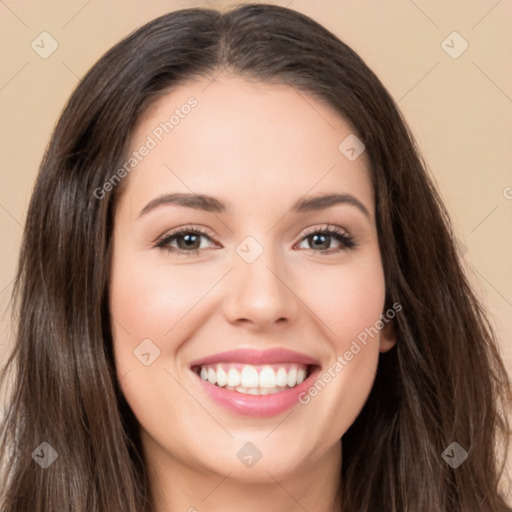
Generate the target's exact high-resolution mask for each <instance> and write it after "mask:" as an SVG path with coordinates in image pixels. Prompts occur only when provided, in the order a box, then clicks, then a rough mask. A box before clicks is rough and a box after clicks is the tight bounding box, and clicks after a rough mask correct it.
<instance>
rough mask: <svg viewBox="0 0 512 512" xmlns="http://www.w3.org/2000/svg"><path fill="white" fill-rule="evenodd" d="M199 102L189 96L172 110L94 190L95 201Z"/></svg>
mask: <svg viewBox="0 0 512 512" xmlns="http://www.w3.org/2000/svg"><path fill="white" fill-rule="evenodd" d="M198 104H199V102H198V101H197V99H196V98H194V97H193V96H191V97H190V98H188V99H187V101H186V103H184V104H183V105H181V106H180V107H179V108H176V109H174V112H173V114H172V115H171V116H170V117H169V119H168V120H167V121H163V122H161V123H160V124H159V125H158V126H155V128H153V130H152V131H151V133H150V134H149V135H148V136H147V137H146V140H145V142H144V144H142V145H141V146H140V147H139V148H138V149H136V150H134V151H132V152H131V153H130V155H129V156H128V158H127V159H126V161H125V162H124V164H123V165H122V166H121V167H120V168H119V169H117V171H115V172H114V173H113V174H112V176H111V177H110V178H109V179H108V180H107V181H105V183H104V184H103V185H102V186H101V187H98V188H96V189H94V192H93V194H94V197H95V198H96V199H103V198H104V197H105V196H106V195H107V192H111V191H112V190H114V188H115V187H116V186H117V185H118V184H119V183H121V181H122V180H123V179H124V178H126V176H128V175H129V174H130V172H132V170H133V169H134V168H135V167H137V165H139V163H140V162H142V160H144V158H146V156H148V155H149V154H150V152H151V151H152V150H153V149H155V148H156V147H157V146H158V144H159V143H160V142H162V141H163V140H164V138H165V136H166V135H168V134H169V133H171V132H172V130H174V129H175V128H176V126H178V125H179V124H180V123H181V122H182V120H183V119H185V118H186V117H187V116H188V115H189V114H190V113H191V112H192V109H193V108H195V107H197V105H198Z"/></svg>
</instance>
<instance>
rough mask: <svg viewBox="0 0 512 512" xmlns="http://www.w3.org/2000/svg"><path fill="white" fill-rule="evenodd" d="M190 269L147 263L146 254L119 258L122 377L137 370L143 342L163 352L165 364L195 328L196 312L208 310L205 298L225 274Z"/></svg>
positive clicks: (116, 331)
mask: <svg viewBox="0 0 512 512" xmlns="http://www.w3.org/2000/svg"><path fill="white" fill-rule="evenodd" d="M191 269H192V267H191V266H187V265H176V264H174V265H172V266H171V265H167V264H165V262H164V263H163V264H162V261H161V260H160V261H158V262H157V263H152V262H151V261H150V262H148V261H147V260H144V259H143V255H142V256H140V257H136V256H135V257H130V256H128V252H126V253H125V254H122V251H119V256H118V257H117V258H114V261H113V272H112V279H111V283H110V312H111V315H112V330H113V339H114V347H115V354H116V362H117V364H118V373H119V374H121V373H122V370H123V369H124V370H125V371H127V370H128V369H129V368H130V367H131V365H133V361H134V353H133V352H134V350H135V349H136V348H137V347H138V346H139V345H140V344H141V343H142V342H143V340H147V339H149V340H151V341H152V342H153V343H154V344H155V345H156V346H157V347H158V350H159V351H160V355H161V356H163V357H160V356H159V360H157V362H158V363H162V362H163V361H164V360H165V359H167V360H168V359H169V356H172V354H173V353H174V352H175V350H176V348H177V346H178V345H179V344H180V343H181V340H184V339H186V337H187V332H189V331H191V330H193V329H194V325H193V322H194V318H195V316H196V315H194V313H197V312H198V311H202V310H203V309H204V304H206V303H207V301H202V298H203V297H204V296H205V294H206V293H207V291H208V290H209V289H210V288H211V287H212V286H213V285H214V284H215V282H216V281H218V279H219V278H218V276H219V275H222V273H220V274H219V272H218V269H214V268H212V267H211V266H209V265H208V264H204V265H202V266H201V270H199V271H198V270H196V269H197V267H196V269H194V270H191ZM201 306H203V308H201ZM178 333H179V336H177V334H178ZM173 340H174V341H173Z"/></svg>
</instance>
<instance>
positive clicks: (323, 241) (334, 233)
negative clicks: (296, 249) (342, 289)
mask: <svg viewBox="0 0 512 512" xmlns="http://www.w3.org/2000/svg"><path fill="white" fill-rule="evenodd" d="M203 239H207V240H209V241H210V242H212V244H214V243H215V242H213V240H212V238H211V236H210V234H209V233H208V232H206V231H205V230H204V229H202V228H201V227H199V226H193V227H192V226H189V227H183V228H179V229H176V230H174V231H172V232H171V233H167V234H165V235H164V236H163V237H161V238H160V239H159V240H158V241H157V242H156V244H155V247H157V248H160V249H164V250H166V251H168V252H170V253H173V254H176V255H178V256H194V255H196V254H199V252H200V251H201V250H203V249H205V248H206V247H204V246H202V244H201V242H202V240H203ZM333 240H334V241H336V242H337V243H338V244H339V247H337V248H334V249H332V248H330V246H331V244H332V242H333ZM304 242H306V243H308V242H309V243H310V247H309V248H308V249H310V250H313V251H314V252H317V253H320V254H321V255H329V254H334V253H338V252H341V251H343V250H346V249H350V248H352V247H355V246H356V245H357V244H356V242H355V240H354V238H353V237H352V236H351V235H349V234H348V233H347V232H346V231H344V230H342V229H340V228H338V227H336V226H329V225H327V226H324V227H322V228H318V227H315V228H311V229H309V230H308V231H306V233H305V235H304V236H303V237H302V240H301V243H304ZM301 248H304V247H301Z"/></svg>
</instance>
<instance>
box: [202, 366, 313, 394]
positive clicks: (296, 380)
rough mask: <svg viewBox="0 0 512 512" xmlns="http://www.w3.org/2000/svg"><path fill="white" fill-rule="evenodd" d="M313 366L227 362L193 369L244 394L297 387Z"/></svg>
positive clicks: (215, 383) (213, 381) (278, 391)
mask: <svg viewBox="0 0 512 512" xmlns="http://www.w3.org/2000/svg"><path fill="white" fill-rule="evenodd" d="M314 367H315V365H311V364H303V363H292V362H290V363H278V364H265V365H250V364H244V363H235V362H226V363H214V364H205V365H197V366H193V367H192V371H194V372H195V373H196V374H197V375H198V376H199V377H200V378H201V379H202V380H203V381H205V382H209V383H210V384H213V385H215V386H217V387H220V388H224V389H227V390H230V391H236V392H238V393H242V394H245V395H271V394H276V393H281V392H283V391H286V390H288V389H291V388H294V387H296V386H298V385H299V384H301V383H302V382H304V381H305V380H306V379H307V378H308V377H309V376H310V375H311V373H312V372H313V369H314Z"/></svg>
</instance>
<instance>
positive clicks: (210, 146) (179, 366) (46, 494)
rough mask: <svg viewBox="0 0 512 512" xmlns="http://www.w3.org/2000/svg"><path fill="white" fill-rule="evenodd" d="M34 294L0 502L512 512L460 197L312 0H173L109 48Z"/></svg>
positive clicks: (498, 386) (55, 165) (500, 392)
mask: <svg viewBox="0 0 512 512" xmlns="http://www.w3.org/2000/svg"><path fill="white" fill-rule="evenodd" d="M318 244H319V245H318ZM15 296H16V298H17V302H16V304H17V306H18V308H19V312H20V321H19V324H18V330H17V343H16V345H15V348H14V351H13V353H12V355H11V357H10V359H9V362H8V366H7V367H6V371H5V373H4V379H5V378H6V375H7V371H8V370H9V369H10V370H12V372H13V375H14V378H15V380H14V387H13V390H14V391H13V394H12V397H11V401H10V404H9V408H8V410H7V414H6V419H5V423H4V425H3V429H2V433H3V435H2V445H1V446H2V449H1V450H2V451H1V453H2V460H3V463H4V465H5V477H4V483H3V487H4V488H5V492H4V496H3V503H2V510H5V511H8V512H14V511H26V510H30V511H43V510H72V511H84V512H85V511H87V512H90V511H123V512H124V511H133V512H136V511H137V512H139V511H155V512H161V511H167V510H173V511H174V510H189V511H192V510H199V511H202V510H208V511H217V510H223V511H230V510H239V509H241V508H243V509H244V510H248V511H253V510H254V511H255V510H262V509H265V508H266V509H268V510H276V511H281V510H283V511H284V510H311V511H313V510H314V511H315V512H325V511H340V510H343V512H349V511H354V512H356V511H357V512H359V511H368V512H369V511H375V510H379V511H395V512H398V511H411V512H412V511H434V510H435V511H440V510H442V511H450V512H456V511H460V512H462V511H477V510H478V511H489V512H491V511H493V512H496V511H505V510H507V511H509V510H511V509H510V508H509V507H508V506H507V505H506V503H505V500H504V498H503V496H502V495H501V494H500V490H499V486H498V484H499V479H500V476H501V468H502V466H501V463H502V462H503V458H504V457H503V454H504V453H506V448H507V446H506V441H507V440H508V434H509V426H508V423H507V417H506V408H507V407H508V406H509V404H510V394H509V391H508V390H509V382H508V377H507V374H506V372H505V369H504V366H503V363H502V361H501V360H500V357H499V352H498V349H497V345H496V341H495V336H494V333H493V331H492V329H491V327H490V325H489V323H488V321H487V320H486V317H485V316H484V314H483V312H482V308H481V306H480V304H479V303H478V301H477V299H476V298H475V295H474V294H473V292H472V291H471V289H470V287H469V285H468V281H467V279H466V277H465V275H464V273H463V271H462V269H461V265H460V263H459V261H458V257H457V251H456V246H455V243H454V238H453V234H452V231H451V227H450V223H449V219H448V217H447V214H446V211H445V209H444V207H443V205H442V204H441V201H440V199H439V196H438V194H437V192H436V191H435V189H434V187H433V185H432V182H431V180H430V178H429V177H428V174H427V172H426V171H425V167H424V164H423V163H422V160H421V157H420V155H419V152H418V150H417V149H416V147H415V144H414V141H413V137H412V136H411V134H410V133H409V131H408V128H407V127H406V124H405V122H404V121H403V119H402V118H401V116H400V114H399V112H398V109H397V107H396V105H395V104H394V102H393V100H392V99H391V97H390V96H389V94H388V93H387V92H386V90H385V89H384V87H383V85H382V84H381V83H380V82H379V80H378V78H377V77H376V76H375V74H374V73H373V72H372V71H371V70H370V69H369V68H368V67H367V66H366V65H365V64H364V63H363V62H362V60H361V59H360V58H359V57H358V56H357V55H356V54H355V53H354V52H353V51H352V50H351V49H350V48H349V47H348V46H346V45H345V44H344V43H342V42H341V41H339V40H338V39H337V38H336V37H335V36H334V35H332V34H331V33H329V32H328V31H327V30H325V29H324V28H323V27H321V26H319V25H318V24H317V23H315V22H314V21H312V20H311V19H309V18H307V17H305V16H304V15H301V14H299V13H297V12H294V11H292V10H289V9H285V8H281V7H277V6H272V5H245V6H241V7H238V8H236V9H233V10H232V11H230V12H227V13H225V14H220V13H219V12H217V11H214V10H207V9H187V10H182V11H177V12H174V13H171V14H168V15H166V16H163V17H161V18H158V19H156V20H154V21H153V22H151V23H149V24H147V25H145V26H144V27H142V28H141V29H139V30H137V31H136V32H134V33H133V34H131V35H130V36H129V37H127V38H126V39H125V40H123V41H121V42H120V43H119V44H117V45H116V46H115V47H114V48H113V49H111V50H110V51H109V52H108V53H107V54H106V55H105V56H104V57H103V58H102V59H100V61H99V62H98V63H97V64H96V65H95V66H94V67H93V68H92V69H91V70H90V72H89V73H88V74H87V76H86V77H85V78H84V79H83V80H82V82H81V83H80V85H79V86H78V88H77V89H76V91H75V92H74V93H73V95H72V97H71V99H70V101H69V103H68V105H67V106H66V108H65V110H64V112H63V114H62V116H61V119H60V120H59V123H58V125H57V127H56V129H55V132H54V134H53V137H52V140H51V142H50V145H49V147H48V150H47V152H46V154H45V157H44V160H43V162H42V166H41V170H40V174H39V177H38V180H37V183H36V187H35V190H34V193H33V197H32V201H31V204H30V208H29V212H28V218H27V223H26V227H25V236H24V241H23V247H22V251H21V257H20V267H19V273H18V278H17V281H16V295H15ZM340 440H341V441H340ZM29 455H30V456H29Z"/></svg>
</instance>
